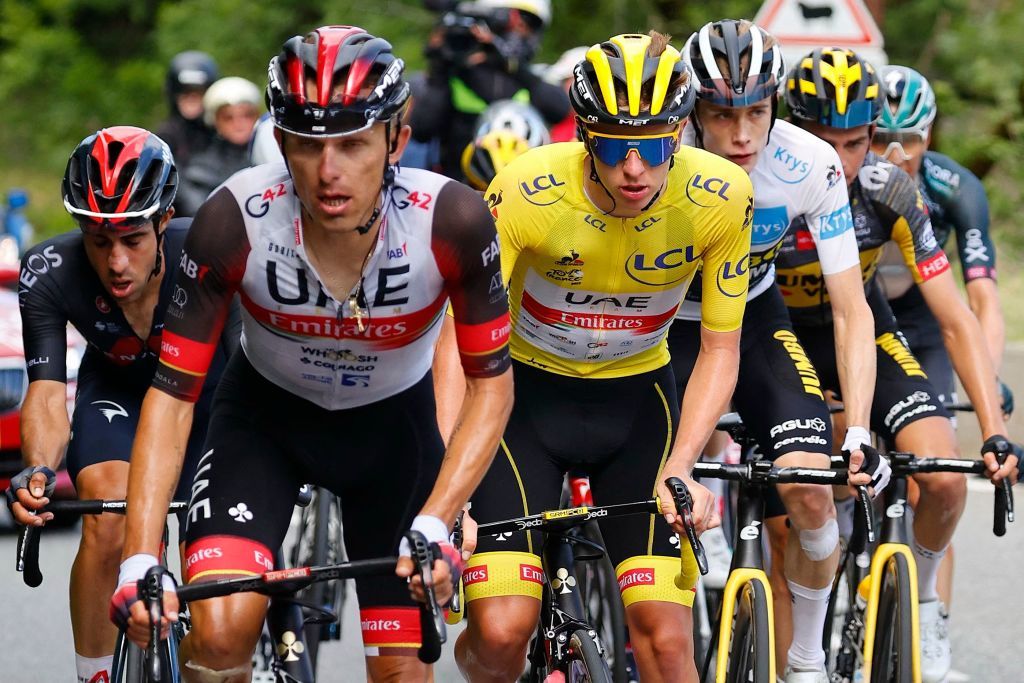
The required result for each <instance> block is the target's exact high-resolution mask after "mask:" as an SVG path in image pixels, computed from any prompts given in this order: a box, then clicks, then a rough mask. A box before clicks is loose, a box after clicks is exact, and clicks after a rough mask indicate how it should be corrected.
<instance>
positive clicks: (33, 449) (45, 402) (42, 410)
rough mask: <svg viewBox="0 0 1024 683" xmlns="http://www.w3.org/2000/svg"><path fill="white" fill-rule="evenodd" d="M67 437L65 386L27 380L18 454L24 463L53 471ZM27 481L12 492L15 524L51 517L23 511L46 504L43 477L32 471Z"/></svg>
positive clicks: (58, 383) (61, 455) (35, 521)
mask: <svg viewBox="0 0 1024 683" xmlns="http://www.w3.org/2000/svg"><path fill="white" fill-rule="evenodd" d="M70 436H71V423H70V421H69V420H68V408H67V385H66V384H64V382H58V381H56V380H47V379H40V380H36V381H34V382H31V383H29V385H28V391H27V392H26V393H25V401H24V402H23V403H22V406H21V457H22V460H23V461H24V463H25V466H26V467H40V466H41V467H48V468H50V469H51V470H54V471H56V469H57V467H58V466H59V465H60V460H61V458H62V457H63V456H64V451H65V450H66V449H67V446H68V439H69V438H70ZM30 481H31V482H32V484H30V485H29V487H28V488H27V489H19V490H18V492H17V493H16V495H17V496H18V501H19V502H20V503H21V506H14V507H13V508H12V512H13V514H14V518H15V520H17V521H18V523H19V524H39V523H40V522H47V521H49V520H51V519H53V515H52V514H50V513H48V512H47V513H43V514H42V515H39V516H38V517H37V516H35V515H31V514H29V513H28V512H26V510H25V508H28V509H30V510H38V509H39V508H41V507H43V505H45V504H46V497H45V496H44V495H43V493H42V490H41V489H43V488H45V486H46V476H45V475H43V474H35V475H33V477H32V479H31V480H30ZM35 484H38V486H36V485H35ZM37 494H38V495H37Z"/></svg>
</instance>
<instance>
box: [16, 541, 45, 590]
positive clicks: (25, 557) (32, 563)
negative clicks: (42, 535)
mask: <svg viewBox="0 0 1024 683" xmlns="http://www.w3.org/2000/svg"><path fill="white" fill-rule="evenodd" d="M39 532H40V530H39V528H38V527H34V526H23V527H21V529H20V530H19V531H18V553H17V559H16V563H15V569H17V570H18V571H19V572H21V578H22V580H23V581H24V582H25V585H26V586H28V587H29V588H38V587H39V585H40V584H42V582H43V573H42V572H41V571H40V570H39Z"/></svg>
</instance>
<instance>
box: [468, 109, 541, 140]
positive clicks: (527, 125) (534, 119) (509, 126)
mask: <svg viewBox="0 0 1024 683" xmlns="http://www.w3.org/2000/svg"><path fill="white" fill-rule="evenodd" d="M496 130H507V131H509V132H512V133H515V134H516V135H517V136H519V137H521V138H523V139H524V140H526V142H527V144H529V146H530V148H531V149H532V148H534V147H539V146H540V145H546V144H548V143H549V142H551V134H550V133H549V132H548V127H547V125H545V123H544V119H543V117H541V115H540V113H539V112H538V111H537V110H536V109H534V108H533V107H531V106H530V105H528V104H524V103H523V102H516V101H515V100H498V101H497V102H492V103H491V104H490V105H489V106H488V107H487V109H484V110H483V112H482V113H481V114H480V117H479V118H478V119H477V120H476V135H475V136H474V138H476V139H479V138H482V137H483V136H485V135H487V134H488V133H490V132H492V131H496Z"/></svg>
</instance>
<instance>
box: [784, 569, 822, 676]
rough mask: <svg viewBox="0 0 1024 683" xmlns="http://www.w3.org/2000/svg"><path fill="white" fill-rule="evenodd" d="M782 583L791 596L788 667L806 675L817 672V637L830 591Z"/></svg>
mask: <svg viewBox="0 0 1024 683" xmlns="http://www.w3.org/2000/svg"><path fill="white" fill-rule="evenodd" d="M786 583H787V584H788V585H789V592H790V593H792V594H793V643H792V644H791V645H790V646H789V656H788V660H789V666H790V668H792V669H803V670H807V671H817V670H820V669H822V668H823V667H824V666H825V651H824V650H822V649H821V634H822V630H823V629H824V627H825V613H826V612H827V611H828V596H829V594H830V593H831V592H832V587H831V586H825V587H824V588H806V587H804V586H801V585H800V584H797V583H793V582H792V581H790V580H788V579H787V580H786Z"/></svg>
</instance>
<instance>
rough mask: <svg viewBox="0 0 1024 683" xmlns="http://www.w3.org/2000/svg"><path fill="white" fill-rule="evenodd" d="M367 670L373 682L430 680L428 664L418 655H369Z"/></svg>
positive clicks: (401, 682) (388, 682)
mask: <svg viewBox="0 0 1024 683" xmlns="http://www.w3.org/2000/svg"><path fill="white" fill-rule="evenodd" d="M366 670H367V673H368V674H369V675H370V680H372V681H373V683H404V682H405V681H411V682H415V681H423V683H426V681H428V680H430V676H429V669H428V668H427V665H426V664H423V663H422V662H420V661H419V660H418V659H416V657H367V658H366Z"/></svg>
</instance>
